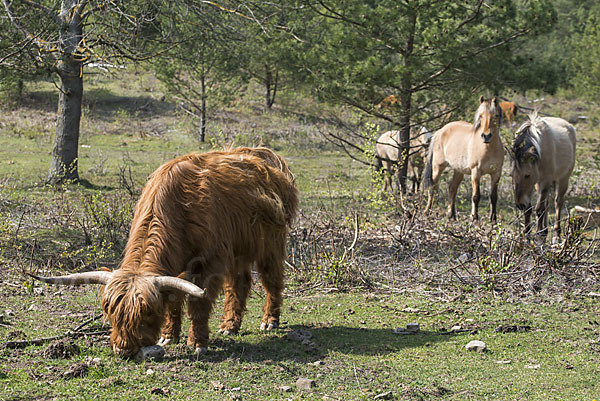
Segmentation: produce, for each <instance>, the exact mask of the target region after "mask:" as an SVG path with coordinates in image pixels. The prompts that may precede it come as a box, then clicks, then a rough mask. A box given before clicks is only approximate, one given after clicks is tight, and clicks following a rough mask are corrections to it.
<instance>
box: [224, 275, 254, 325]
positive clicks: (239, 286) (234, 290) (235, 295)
mask: <svg viewBox="0 0 600 401" xmlns="http://www.w3.org/2000/svg"><path fill="white" fill-rule="evenodd" d="M251 286H252V276H251V274H250V266H243V267H239V268H238V269H237V270H236V271H234V272H232V273H231V274H230V275H228V276H227V277H226V278H225V283H224V286H223V288H224V290H225V311H224V314H223V322H222V323H221V325H220V326H219V333H222V334H224V335H229V334H235V333H237V332H238V331H239V330H240V326H241V325H242V316H243V314H244V312H245V311H246V299H247V298H248V293H249V292H250V287H251Z"/></svg>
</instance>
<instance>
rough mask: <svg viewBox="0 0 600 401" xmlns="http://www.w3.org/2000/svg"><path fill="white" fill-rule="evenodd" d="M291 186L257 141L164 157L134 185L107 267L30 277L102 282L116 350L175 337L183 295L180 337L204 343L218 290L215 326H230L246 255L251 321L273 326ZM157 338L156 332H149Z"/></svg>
mask: <svg viewBox="0 0 600 401" xmlns="http://www.w3.org/2000/svg"><path fill="white" fill-rule="evenodd" d="M297 208H298V191H297V188H296V186H295V183H294V178H293V175H292V173H291V172H290V170H289V168H288V166H287V164H286V162H285V161H284V159H283V158H281V157H280V156H279V155H277V154H276V153H274V152H272V151H271V150H269V149H267V148H238V149H233V150H229V151H222V152H209V153H204V154H198V153H192V154H189V155H186V156H182V157H179V158H177V159H174V160H171V161H169V162H167V163H165V164H164V165H162V166H161V167H159V168H158V170H156V171H155V172H154V173H153V174H152V176H151V177H150V179H149V181H148V183H147V184H146V186H145V187H144V189H143V191H142V195H141V198H140V199H139V201H138V203H137V206H136V209H135V214H134V217H133V221H132V224H131V231H130V233H129V240H128V242H127V246H126V248H125V254H124V258H123V261H122V263H121V266H120V268H119V269H117V270H115V271H96V272H86V273H77V274H72V275H68V276H61V277H36V278H38V279H40V280H42V281H44V282H47V283H52V284H102V285H104V286H105V287H104V290H103V291H102V300H101V303H102V309H103V311H104V313H105V315H106V316H107V317H108V319H109V320H110V322H111V325H112V331H111V335H110V343H111V346H112V348H113V351H114V352H115V353H116V354H118V355H121V356H125V357H128V356H132V355H134V354H135V353H136V352H137V351H138V350H139V349H140V348H141V347H144V346H149V345H153V344H156V343H157V341H158V343H159V344H160V345H165V344H168V343H169V342H171V341H176V340H178V339H179V335H180V331H181V309H182V303H183V301H184V297H185V295H186V294H187V295H189V299H188V314H189V317H190V320H191V327H190V330H189V336H188V345H189V346H191V347H193V348H194V349H195V352H196V353H202V352H204V351H206V347H207V345H208V317H209V314H210V312H211V309H212V307H213V304H214V301H215V299H216V297H217V296H218V295H219V293H220V292H221V290H222V289H224V291H225V313H224V316H223V321H222V323H221V326H220V330H219V331H220V332H223V333H224V334H229V333H235V332H237V331H238V330H239V328H240V325H241V322H242V315H243V312H244V310H245V307H246V298H247V296H248V293H249V291H250V287H251V267H252V265H253V264H255V266H256V269H257V271H258V273H259V276H260V279H261V282H262V285H263V287H264V289H265V292H266V301H265V305H264V309H263V318H262V324H261V329H263V330H265V329H266V330H270V329H273V328H277V326H278V323H279V313H280V306H281V300H282V291H283V275H284V270H283V265H284V260H285V257H286V240H287V235H288V229H289V226H290V225H291V223H292V221H293V219H294V218H295V216H296V211H297ZM159 338H160V340H159Z"/></svg>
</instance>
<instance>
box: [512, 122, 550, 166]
mask: <svg viewBox="0 0 600 401" xmlns="http://www.w3.org/2000/svg"><path fill="white" fill-rule="evenodd" d="M528 117H529V118H528V120H527V121H525V122H524V123H523V125H521V126H520V127H519V129H518V130H517V138H516V139H515V142H514V143H513V149H512V150H513V153H514V155H515V158H516V159H517V160H518V161H522V160H523V158H524V157H525V153H526V152H527V151H528V150H529V149H531V148H533V154H534V155H535V156H536V157H537V158H538V159H540V158H541V157H542V149H541V146H540V142H541V132H540V129H539V127H538V125H539V124H541V123H543V121H542V119H541V118H540V117H539V116H538V114H537V112H535V111H534V112H533V113H531V114H529V116H528Z"/></svg>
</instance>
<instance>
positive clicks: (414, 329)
mask: <svg viewBox="0 0 600 401" xmlns="http://www.w3.org/2000/svg"><path fill="white" fill-rule="evenodd" d="M406 331H408V332H410V333H418V332H420V331H421V328H420V327H419V323H408V324H407V325H406Z"/></svg>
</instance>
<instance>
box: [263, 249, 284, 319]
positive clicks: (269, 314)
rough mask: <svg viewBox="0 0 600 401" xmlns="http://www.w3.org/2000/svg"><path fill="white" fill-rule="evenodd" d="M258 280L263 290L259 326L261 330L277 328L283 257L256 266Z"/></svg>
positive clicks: (271, 258) (270, 259)
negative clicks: (263, 304)
mask: <svg viewBox="0 0 600 401" xmlns="http://www.w3.org/2000/svg"><path fill="white" fill-rule="evenodd" d="M257 269H258V273H259V275H260V280H261V283H262V285H263V288H264V289H265V306H264V307H263V318H262V322H261V324H260V329H261V330H272V329H276V328H278V327H279V314H280V312H281V301H282V296H281V293H282V292H283V257H270V258H267V259H266V260H265V261H263V262H262V263H258V264H257Z"/></svg>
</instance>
